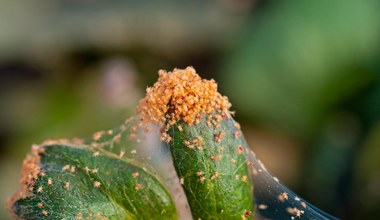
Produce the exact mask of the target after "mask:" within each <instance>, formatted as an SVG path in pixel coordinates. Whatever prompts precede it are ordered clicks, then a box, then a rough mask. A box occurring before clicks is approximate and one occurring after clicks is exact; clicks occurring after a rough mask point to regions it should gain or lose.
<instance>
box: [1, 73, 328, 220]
mask: <svg viewBox="0 0 380 220" xmlns="http://www.w3.org/2000/svg"><path fill="white" fill-rule="evenodd" d="M230 108H231V104H230V103H229V101H228V98H227V97H225V96H222V95H221V94H220V93H219V92H218V89H217V84H216V82H215V81H214V80H206V79H202V78H201V77H200V76H199V75H198V74H197V73H196V71H195V70H194V69H193V68H192V67H188V68H186V69H174V70H173V71H172V72H167V71H163V70H161V71H159V78H158V81H157V82H156V83H155V84H154V85H153V86H152V87H149V88H148V89H147V90H146V96H145V98H143V99H142V100H140V102H139V104H138V106H137V115H136V116H135V117H132V118H131V119H128V120H126V121H125V122H124V124H123V125H121V126H119V127H117V128H115V129H111V130H104V131H98V132H95V133H94V134H93V135H92V136H91V137H90V138H87V139H79V138H74V139H72V140H66V139H61V140H49V141H46V142H44V143H43V144H42V145H40V146H33V147H32V150H31V153H30V154H29V155H28V156H27V158H26V159H25V161H24V163H23V168H22V171H21V178H20V189H19V190H18V191H17V192H16V193H15V194H14V196H12V197H11V198H10V199H9V200H8V207H9V209H10V211H11V212H12V213H14V215H15V216H16V217H18V218H21V219H33V218H45V219H46V218H49V219H65V218H76V219H94V218H99V219H102V218H103V219H111V218H112V219H130V218H132V217H131V216H133V218H132V219H151V218H155V219H178V218H179V219H181V218H185V217H183V216H185V214H184V213H186V212H188V213H190V215H191V216H192V218H193V219H252V218H253V217H254V216H259V215H260V216H262V217H264V218H268V219H283V218H285V217H286V218H287V219H292V218H304V219H314V218H315V219H334V217H331V216H329V215H328V214H326V213H323V212H322V211H320V210H318V209H316V208H314V207H313V206H311V205H309V204H307V203H306V202H304V200H301V199H300V198H299V197H298V196H297V195H296V194H294V193H293V192H292V191H290V190H289V189H287V188H286V187H285V186H283V185H282V184H281V183H280V182H279V181H278V179H277V178H275V177H273V176H272V175H271V174H270V173H269V172H268V171H267V170H266V168H265V166H264V165H263V164H262V163H261V162H260V161H259V160H257V159H256V156H255V154H254V153H253V151H251V150H250V149H249V147H248V146H247V144H246V141H245V139H244V135H243V133H242V131H241V127H240V124H239V123H237V122H235V121H234V119H233V115H234V112H232V111H230ZM154 132H157V133H158V138H157V139H158V140H157V141H156V142H149V140H151V139H149V137H150V136H149V135H151V136H152V135H153V134H154ZM160 141H161V142H162V143H160ZM147 145H148V146H153V147H156V148H158V146H163V147H164V149H166V150H167V154H166V155H165V156H166V157H165V158H168V159H166V160H169V163H167V164H168V165H167V167H169V168H170V169H171V170H173V172H174V174H173V175H172V176H171V177H169V178H166V179H168V180H166V179H165V178H163V177H162V176H160V175H165V173H163V172H161V171H159V172H158V171H156V169H158V170H159V169H160V166H163V164H164V162H165V161H163V160H162V158H163V157H160V156H157V151H154V149H153V150H152V148H148V147H147ZM144 146H145V147H144ZM162 151H163V150H162ZM155 161H156V164H153V163H155ZM157 161H158V162H157ZM150 163H152V164H150ZM155 168H156V169H155ZM173 176H174V177H173ZM163 179H164V180H163ZM173 179H175V180H176V181H173ZM173 182H174V183H173ZM176 184H177V185H176ZM178 195H179V196H178ZM62 201H65V202H62ZM31 204H32V205H31ZM181 204H182V205H183V204H184V205H183V207H185V208H184V210H185V211H183V212H182V211H181V209H180V208H179V207H182V206H181ZM71 207H76V210H75V213H74V211H73V210H71V209H70V208H71ZM78 210H80V212H79V211H78ZM153 216H154V217H153Z"/></svg>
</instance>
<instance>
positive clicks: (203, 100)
mask: <svg viewBox="0 0 380 220" xmlns="http://www.w3.org/2000/svg"><path fill="white" fill-rule="evenodd" d="M230 107H231V104H230V103H229V101H228V99H227V97H225V96H222V95H221V94H220V93H219V92H218V91H217V84H216V83H215V81H214V80H204V79H201V78H200V77H199V76H198V74H197V73H196V72H195V70H194V69H193V68H192V67H188V68H186V69H184V70H179V69H175V70H174V71H173V72H165V71H162V70H161V71H159V79H158V81H157V82H156V83H155V84H154V85H153V87H151V88H147V90H146V96H145V98H143V99H142V100H140V102H139V105H138V107H137V112H138V114H139V117H140V121H139V122H138V123H137V124H136V125H134V126H132V127H131V128H130V131H131V132H132V133H131V134H130V135H129V139H137V134H136V132H137V129H138V128H144V129H145V130H147V131H149V130H150V126H151V125H152V124H155V125H158V126H159V127H161V128H162V129H161V140H162V141H165V142H170V141H171V137H170V136H169V135H168V134H167V133H166V132H167V131H168V129H169V128H170V127H171V126H173V125H174V124H176V123H177V122H179V121H183V122H185V123H186V124H188V125H190V126H191V125H193V124H199V123H200V120H201V118H202V116H207V120H206V121H205V123H207V125H208V126H209V127H212V126H214V127H216V128H219V127H220V121H222V120H224V119H226V118H227V117H228V114H233V112H230V111H229V109H230ZM127 123H129V121H128V120H127V121H126V123H125V124H123V125H122V126H121V127H120V132H119V133H118V134H113V131H112V130H109V131H100V132H96V133H94V134H93V140H94V142H93V143H92V144H91V146H92V147H94V148H95V149H96V148H97V147H100V148H101V147H102V146H99V145H98V144H97V141H98V140H99V139H100V138H101V137H102V136H103V135H105V134H108V135H113V141H114V142H116V143H117V142H119V141H120V138H121V136H122V133H123V132H125V131H126V129H127V128H126V124H127ZM177 128H178V130H179V131H180V132H182V130H183V128H182V127H181V126H180V125H178V126H177ZM225 134H226V133H225V132H223V131H222V132H219V133H216V134H214V141H215V142H221V140H222V138H223V136H224V135H225ZM234 137H235V138H239V137H241V131H240V125H239V124H238V123H235V133H234ZM137 141H139V140H138V139H137ZM202 141H203V139H202V137H200V136H199V137H197V138H195V139H193V140H187V141H185V142H184V143H183V144H184V146H186V147H188V148H190V149H201V148H202ZM52 143H74V144H83V141H82V140H81V139H73V140H71V141H67V140H57V141H51V140H49V141H48V142H45V143H44V145H47V144H52ZM133 151H134V152H131V153H135V150H133ZM244 151H246V152H245V153H247V154H252V156H253V157H255V155H254V153H253V152H252V151H249V150H248V149H244V148H243V146H241V145H238V146H236V153H239V154H240V153H244ZM43 152H44V148H43V146H42V147H37V146H35V147H33V148H32V153H31V154H30V155H29V156H28V157H27V158H26V159H25V161H24V164H23V169H22V173H21V180H20V182H21V185H22V189H21V190H20V191H19V192H18V193H17V194H16V195H15V197H14V198H12V199H11V200H12V201H15V200H16V198H20V197H25V196H26V195H27V194H28V193H30V192H32V191H33V186H34V182H35V180H37V178H38V176H39V175H40V176H44V175H45V173H44V172H42V171H41V168H40V165H39V164H40V156H39V154H41V153H43ZM220 152H223V148H220ZM99 154H100V152H99V151H95V152H94V153H93V156H94V157H96V156H99ZM124 155H125V151H123V150H121V151H120V154H119V157H120V158H121V157H123V156H124ZM221 158H222V155H214V156H211V158H210V159H211V160H213V161H220V160H221ZM230 162H231V163H236V160H234V159H231V161H230ZM258 163H260V167H262V168H263V169H264V170H265V167H264V166H263V165H262V164H261V162H260V161H258ZM247 166H248V167H249V169H250V171H251V173H252V174H253V175H257V174H258V173H259V172H262V170H261V169H256V168H255V167H254V164H253V162H247ZM75 169H76V168H75V166H70V165H65V166H64V167H62V171H67V172H72V173H75ZM84 170H85V171H86V172H87V173H97V172H98V168H89V167H84ZM196 175H197V176H198V177H199V181H200V182H204V181H205V178H206V177H205V176H204V173H203V172H202V171H198V172H197V173H196ZM138 176H139V173H138V172H135V173H132V177H133V178H137V177H138ZM218 176H219V173H218V172H215V173H214V174H212V176H211V180H213V179H215V178H217V177H218ZM236 178H237V179H240V180H241V181H243V182H247V181H248V177H247V176H242V177H241V178H240V177H236ZM276 181H278V180H276ZM184 182H185V180H184V178H183V177H181V178H180V183H181V184H182V185H184ZM52 184H53V180H52V179H51V178H49V179H48V184H47V185H48V186H49V185H52ZM63 187H64V188H65V189H69V188H70V182H65V184H64V185H63ZM93 187H95V188H99V187H101V183H100V182H98V181H94V182H93ZM140 188H141V185H140V184H139V183H137V184H136V186H135V190H136V191H138V190H140ZM42 190H43V189H42V187H39V188H38V189H37V192H41V191H42ZM288 199H289V198H288V194H287V193H286V192H283V193H282V194H280V195H278V200H279V201H281V202H285V201H286V200H288ZM295 199H296V200H297V199H298V198H297V197H296V198H295ZM300 202H301V201H300ZM301 205H302V206H303V207H304V208H306V204H305V203H304V202H301ZM38 207H39V208H41V209H42V214H43V215H46V216H47V215H48V214H49V213H48V212H47V211H46V210H43V207H44V204H42V203H38ZM257 207H258V209H261V210H264V209H267V208H268V206H267V205H265V204H258V205H257ZM287 211H288V213H289V214H292V215H294V216H296V217H300V216H301V215H302V214H303V212H304V211H302V210H300V209H297V208H288V210H287ZM251 214H252V212H251V211H248V210H246V211H245V212H244V214H243V215H242V219H246V217H245V216H250V215H251ZM92 217H94V218H97V219H106V218H105V217H103V216H101V215H100V214H99V213H97V214H95V215H92V216H90V219H92ZM82 218H83V215H82V214H81V213H78V215H77V219H82Z"/></svg>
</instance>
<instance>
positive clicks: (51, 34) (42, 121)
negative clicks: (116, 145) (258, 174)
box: [0, 0, 380, 220]
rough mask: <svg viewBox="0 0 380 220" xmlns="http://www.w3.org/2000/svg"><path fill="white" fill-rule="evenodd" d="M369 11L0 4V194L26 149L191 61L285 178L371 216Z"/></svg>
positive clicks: (229, 1) (376, 53)
mask: <svg viewBox="0 0 380 220" xmlns="http://www.w3.org/2000/svg"><path fill="white" fill-rule="evenodd" d="M379 11H380V2H378V1H374V0H373V1H372V0H368V1H338V0H333V1H331V0H319V1H302V0H300V1H280V0H220V1H204V0H194V1H169V0H154V1H149V2H148V1H121V0H120V1H104V0H29V1H12V0H0V176H1V180H0V201H5V199H6V198H7V197H9V196H10V195H11V194H12V193H13V192H14V191H15V190H16V188H17V184H18V173H19V169H20V167H21V162H22V159H23V158H24V157H25V155H26V153H27V151H28V150H29V147H30V145H31V144H33V143H40V142H42V141H43V140H44V139H48V138H65V137H75V136H79V137H81V136H88V135H89V134H91V133H93V132H94V131H97V130H101V129H107V128H112V127H115V126H117V125H119V124H120V123H121V122H122V121H124V119H125V118H126V117H127V116H131V115H133V114H134V112H135V106H136V103H137V101H138V100H139V99H140V98H141V97H143V95H144V90H145V88H146V87H147V86H150V85H152V83H153V82H154V81H155V80H156V79H157V70H158V69H167V70H171V69H173V68H174V67H179V68H184V67H186V66H188V65H192V66H194V67H195V68H196V70H197V71H198V73H200V75H201V76H202V77H205V78H214V79H216V81H217V82H218V83H219V88H220V90H221V91H222V93H223V94H224V95H227V96H228V97H229V98H230V100H231V102H232V104H233V110H236V111H237V120H238V121H239V122H241V124H242V128H243V130H244V134H245V136H246V137H247V139H248V141H249V143H250V145H251V147H252V148H253V149H254V151H255V152H256V153H257V155H258V157H259V158H260V159H261V160H262V161H263V162H264V164H266V166H267V167H269V169H270V170H272V172H273V173H274V174H275V175H276V176H277V177H278V178H279V179H281V180H282V181H283V182H284V183H285V184H286V185H288V186H289V187H290V188H291V189H293V190H294V191H295V192H297V193H299V194H300V195H301V196H303V197H304V198H305V199H307V200H308V201H310V202H311V203H313V204H315V205H316V206H318V207H319V208H321V209H323V210H325V211H327V212H329V213H331V214H333V215H336V216H338V217H340V218H343V219H380V159H379V158H380V117H379V116H380V13H379ZM2 207H3V208H2V209H0V219H5V220H6V219H10V215H9V214H8V213H7V212H6V209H5V205H3V206H2Z"/></svg>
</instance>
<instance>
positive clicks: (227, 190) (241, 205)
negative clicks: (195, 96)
mask: <svg viewBox="0 0 380 220" xmlns="http://www.w3.org/2000/svg"><path fill="white" fill-rule="evenodd" d="M216 124H218V125H217V126H215V125H213V124H211V120H208V119H207V118H206V117H204V118H203V119H201V120H200V123H197V124H194V125H191V126H190V125H188V124H187V123H184V122H177V123H176V124H175V125H174V126H172V127H171V128H169V129H168V131H167V133H168V134H169V135H170V137H171V141H170V143H169V145H170V151H171V154H172V157H173V162H174V166H175V168H176V170H177V173H178V176H179V178H180V180H181V182H182V184H183V188H184V190H185V192H186V195H187V199H188V202H189V205H190V207H191V212H192V214H193V218H194V219H199V218H200V219H244V218H250V215H251V213H253V195H252V192H253V188H252V187H253V186H252V185H251V182H250V180H249V173H248V165H247V160H246V157H245V149H244V147H243V145H244V146H245V141H244V139H243V138H242V137H241V135H239V134H240V130H239V128H238V126H235V125H236V124H235V121H234V120H233V119H232V118H231V117H229V118H227V119H224V120H222V121H219V122H217V123H216Z"/></svg>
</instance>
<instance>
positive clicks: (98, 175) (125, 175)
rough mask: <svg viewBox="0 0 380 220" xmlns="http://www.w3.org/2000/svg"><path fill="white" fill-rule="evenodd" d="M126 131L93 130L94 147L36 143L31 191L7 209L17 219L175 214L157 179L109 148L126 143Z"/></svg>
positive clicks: (167, 216)
mask: <svg viewBox="0 0 380 220" xmlns="http://www.w3.org/2000/svg"><path fill="white" fill-rule="evenodd" d="M126 130H127V128H126V126H125V125H123V126H121V127H120V128H118V129H114V130H113V131H114V132H109V133H107V136H106V135H98V137H95V139H97V143H92V145H93V147H89V146H88V145H73V144H72V143H69V142H67V143H55V144H54V143H53V144H50V145H44V146H42V147H40V148H39V149H38V152H39V153H38V156H36V155H35V157H37V158H38V161H37V162H36V163H35V164H36V165H37V166H38V167H39V174H38V177H37V178H35V179H34V180H33V182H32V184H30V183H29V185H27V187H28V189H29V190H31V191H30V192H27V193H26V195H25V194H24V195H25V196H21V197H20V198H16V199H15V201H13V203H12V205H11V209H12V211H13V212H14V213H15V215H16V216H17V217H18V218H21V219H80V218H83V219H89V218H91V216H92V218H93V219H96V218H97V217H98V216H99V217H101V218H107V219H153V218H155V219H175V218H176V217H177V213H176V209H175V205H174V203H173V201H172V198H171V196H170V194H169V192H168V191H167V190H166V188H165V187H164V186H163V184H162V183H161V182H160V180H159V179H158V178H157V177H156V176H155V175H154V174H153V173H152V172H151V171H149V170H148V169H147V168H146V167H145V166H142V165H140V164H138V163H137V162H135V161H132V160H130V159H126V158H125V156H123V155H119V153H118V154H115V153H112V151H115V152H120V151H123V149H127V148H128V147H127V146H126V145H125V143H126V142H127V141H130V138H127V137H126V136H127V134H130V132H126ZM128 131H129V130H128ZM97 134H99V133H97ZM99 137H101V138H99ZM115 137H117V138H115ZM123 146H124V147H123ZM32 154H33V152H32Z"/></svg>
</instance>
